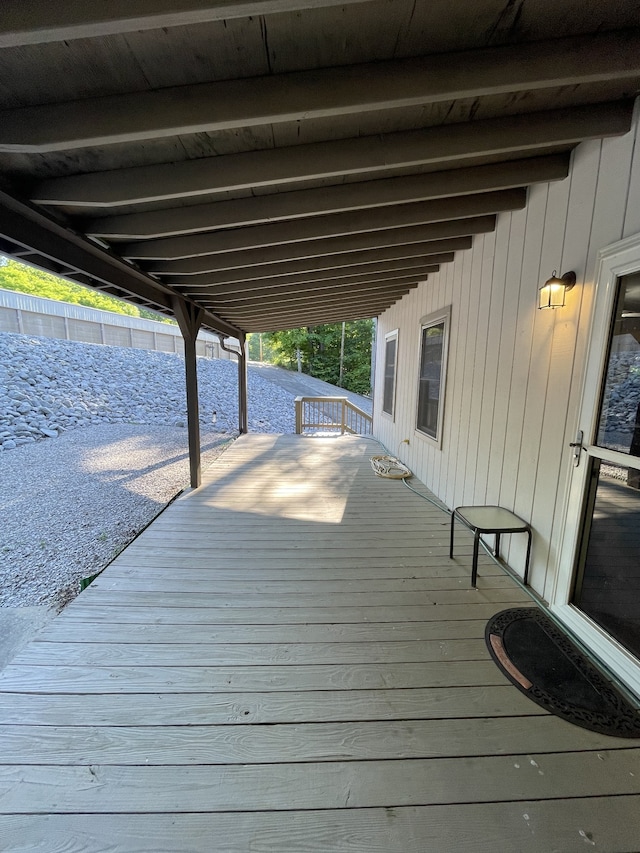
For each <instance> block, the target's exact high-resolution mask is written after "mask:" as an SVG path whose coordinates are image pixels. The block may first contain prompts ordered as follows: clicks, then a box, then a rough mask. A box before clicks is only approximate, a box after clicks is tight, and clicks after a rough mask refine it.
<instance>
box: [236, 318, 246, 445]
mask: <svg viewBox="0 0 640 853" xmlns="http://www.w3.org/2000/svg"><path fill="white" fill-rule="evenodd" d="M247 403H248V390H247V341H246V338H245V336H244V335H242V337H241V338H240V353H239V355H238V430H239V432H240V435H244V434H245V433H247V432H249V416H248V411H247V410H248V405H247Z"/></svg>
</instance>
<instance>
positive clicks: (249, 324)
mask: <svg viewBox="0 0 640 853" xmlns="http://www.w3.org/2000/svg"><path fill="white" fill-rule="evenodd" d="M397 301H398V300H397V299H396V298H395V297H391V298H390V299H388V300H383V301H382V302H379V303H377V304H366V305H363V304H361V303H357V304H346V303H345V304H344V305H342V306H339V307H335V306H327V307H324V308H322V307H321V308H313V309H309V308H304V307H301V308H295V309H291V310H290V311H284V310H279V309H278V310H276V311H275V312H273V313H272V312H269V311H257V312H256V313H255V314H254V315H251V316H249V315H247V316H243V317H240V318H239V321H240V322H242V324H243V326H244V327H245V328H246V331H266V330H267V326H266V325H265V323H269V328H271V329H286V328H289V329H291V328H296V327H300V326H307V325H314V326H316V325H319V324H323V323H338V322H341V321H342V320H352V319H355V318H358V317H360V318H363V317H377V316H379V315H380V314H381V313H382V312H383V311H386V310H387V309H388V308H390V307H391V305H393V304H394V303H395V302H397ZM229 317H230V318H234V319H238V318H235V315H234V313H233V312H231V311H230V312H229Z"/></svg>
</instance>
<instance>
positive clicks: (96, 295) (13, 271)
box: [0, 257, 171, 322]
mask: <svg viewBox="0 0 640 853" xmlns="http://www.w3.org/2000/svg"><path fill="white" fill-rule="evenodd" d="M0 287H3V288H5V290H14V291H17V292H19V293H28V294H29V295H31V296H42V297H44V298H45V299H55V300H56V301H57V302H70V303H72V304H74V305H86V306H87V307H88V308H99V309H100V310H101V311H112V312H114V313H115V314H128V315H129V316H130V317H145V318H146V319H148V320H160V321H163V322H171V320H170V319H169V318H168V317H164V316H163V315H162V314H156V312H155V311H148V310H146V309H144V308H138V306H137V305H132V304H131V303H129V302H125V301H124V300H122V299H116V298H115V297H114V296H108V295H107V294H105V293H101V292H100V291H99V290H93V289H91V288H90V287H84V286H83V285H81V284H76V283H75V282H71V281H65V280H64V279H62V278H58V276H56V275H52V274H51V273H48V272H44V271H43V270H39V269H36V268H35V267H29V266H26V265H25V264H21V263H18V261H14V260H11V259H10V258H4V257H0Z"/></svg>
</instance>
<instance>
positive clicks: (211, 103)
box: [0, 30, 640, 153]
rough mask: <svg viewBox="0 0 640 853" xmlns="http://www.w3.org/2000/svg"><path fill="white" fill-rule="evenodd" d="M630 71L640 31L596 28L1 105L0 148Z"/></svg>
mask: <svg viewBox="0 0 640 853" xmlns="http://www.w3.org/2000/svg"><path fill="white" fill-rule="evenodd" d="M587 58H588V59H587ZM638 77H640V30H633V31H622V32H613V33H604V34H599V35H591V36H579V37H573V38H568V39H554V40H551V41H547V42H535V43H532V44H521V45H509V46H507V47H496V48H486V49H483V50H474V51H466V52H464V54H459V53H453V54H440V55H431V56H425V57H417V58H413V59H403V60H388V61H385V62H377V63H368V64H363V65H352V66H348V67H346V68H340V67H337V68H327V69H323V70H322V71H300V72H294V73H289V74H277V75H270V76H266V77H254V78H250V79H246V80H241V79H237V80H230V81H225V82H217V83H200V84H197V85H194V86H180V87H170V88H166V89H159V90H156V91H147V92H140V93H136V94H126V95H109V96H106V97H99V98H92V99H90V100H85V101H79V102H67V103H60V104H45V105H41V106H33V107H23V108H21V109H16V110H5V111H4V112H3V113H2V114H1V116H0V151H12V152H16V153H18V152H23V153H26V152H32V153H38V152H39V153H45V152H52V151H66V150H70V149H76V148H86V147H93V146H99V145H112V144H114V143H123V142H129V143H132V142H140V141H142V140H148V139H162V138H166V137H170V136H179V135H181V134H194V133H203V132H212V131H215V130H228V129H231V128H242V127H254V126H259V125H269V124H277V123H280V122H288V121H298V120H301V119H307V120H308V119H312V118H325V117H329V116H339V115H354V114H356V113H364V112H370V111H378V110H383V109H395V108H399V107H411V106H420V105H424V104H430V103H437V102H442V101H452V100H455V99H457V98H480V97H486V96H489V95H496V94H504V93H509V92H526V91H534V90H539V89H546V88H550V87H559V86H575V85H578V84H581V83H597V82H602V81H607V80H613V79H615V80H621V79H628V80H629V81H634V80H637V78H638Z"/></svg>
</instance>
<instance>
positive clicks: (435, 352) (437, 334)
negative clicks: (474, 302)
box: [417, 320, 445, 438]
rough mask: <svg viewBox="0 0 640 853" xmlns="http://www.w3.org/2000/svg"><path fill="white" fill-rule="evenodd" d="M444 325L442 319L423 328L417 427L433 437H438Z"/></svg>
mask: <svg viewBox="0 0 640 853" xmlns="http://www.w3.org/2000/svg"><path fill="white" fill-rule="evenodd" d="M444 325H445V324H444V320H442V321H441V322H440V323H436V324H435V325H433V326H427V327H425V328H424V329H423V330H422V349H421V354H420V384H419V388H418V422H417V427H418V429H419V430H420V431H421V432H424V433H426V434H427V435H430V436H431V437H432V438H437V437H438V436H437V433H438V413H439V410H440V382H441V377H442V350H443V345H444Z"/></svg>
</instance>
